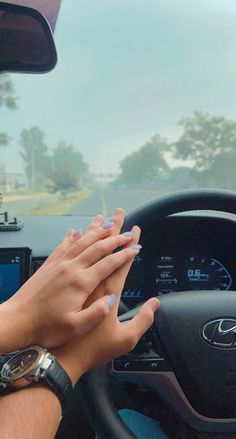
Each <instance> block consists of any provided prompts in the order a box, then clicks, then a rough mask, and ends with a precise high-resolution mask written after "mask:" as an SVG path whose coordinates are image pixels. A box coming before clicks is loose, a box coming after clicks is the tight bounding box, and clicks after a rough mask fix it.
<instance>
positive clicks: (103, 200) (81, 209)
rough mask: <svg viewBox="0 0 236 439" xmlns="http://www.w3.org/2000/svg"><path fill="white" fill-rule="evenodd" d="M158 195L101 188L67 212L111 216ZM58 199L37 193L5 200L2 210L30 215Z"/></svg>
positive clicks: (148, 191)
mask: <svg viewBox="0 0 236 439" xmlns="http://www.w3.org/2000/svg"><path fill="white" fill-rule="evenodd" d="M158 195H160V192H157V191H150V190H125V189H123V190H122V189H119V190H113V189H100V190H97V191H95V192H93V193H92V194H91V195H90V196H89V197H88V198H86V199H84V200H81V201H80V202H78V204H76V205H74V206H73V207H72V208H71V209H69V210H68V212H66V213H67V214H68V215H78V216H80V215H81V216H93V215H95V214H98V213H101V214H102V215H104V216H110V215H112V213H113V212H114V210H115V209H116V208H117V207H123V208H124V209H125V210H126V212H130V211H131V210H132V209H134V208H136V207H138V206H140V205H142V204H143V203H145V202H147V201H149V200H151V199H153V198H155V197H157V196H158ZM58 199H59V198H58V196H57V195H53V194H49V195H42V196H38V195H37V196H36V197H33V198H26V199H21V200H18V201H16V200H15V201H9V202H4V204H3V207H2V209H1V210H2V211H3V210H8V211H9V213H10V215H11V217H12V216H14V215H20V216H21V215H24V214H26V215H28V214H30V212H29V211H30V210H33V209H37V208H39V207H41V206H44V205H45V204H49V203H53V202H55V201H58Z"/></svg>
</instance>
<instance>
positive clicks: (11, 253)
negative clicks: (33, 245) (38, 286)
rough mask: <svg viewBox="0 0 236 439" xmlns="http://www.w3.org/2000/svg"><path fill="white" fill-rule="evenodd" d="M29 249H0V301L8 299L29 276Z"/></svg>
mask: <svg viewBox="0 0 236 439" xmlns="http://www.w3.org/2000/svg"><path fill="white" fill-rule="evenodd" d="M30 253H31V252H30V249H28V248H21V249H0V303H3V302H5V301H6V300H7V299H9V298H10V297H11V296H13V294H15V293H16V291H17V290H18V289H19V288H20V287H21V285H22V284H23V283H24V282H25V281H26V280H27V278H28V277H29V274H30V273H29V269H30V268H29V267H30Z"/></svg>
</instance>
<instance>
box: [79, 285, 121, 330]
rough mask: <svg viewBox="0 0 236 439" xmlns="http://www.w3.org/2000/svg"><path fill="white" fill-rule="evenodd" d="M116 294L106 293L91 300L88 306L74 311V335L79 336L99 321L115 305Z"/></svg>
mask: <svg viewBox="0 0 236 439" xmlns="http://www.w3.org/2000/svg"><path fill="white" fill-rule="evenodd" d="M115 302H116V296H115V295H114V294H111V295H106V296H103V297H101V298H100V299H98V300H96V301H95V302H93V303H92V304H91V305H90V306H89V307H88V308H85V309H83V310H82V311H79V312H77V313H75V316H74V319H75V320H74V327H75V328H76V329H75V332H76V335H78V336H80V335H82V334H85V333H86V332H88V331H89V330H91V329H93V328H94V327H95V326H97V325H98V324H99V323H101V322H102V321H103V320H104V319H105V317H106V316H107V315H108V314H109V313H110V311H111V309H112V308H113V306H114V305H115Z"/></svg>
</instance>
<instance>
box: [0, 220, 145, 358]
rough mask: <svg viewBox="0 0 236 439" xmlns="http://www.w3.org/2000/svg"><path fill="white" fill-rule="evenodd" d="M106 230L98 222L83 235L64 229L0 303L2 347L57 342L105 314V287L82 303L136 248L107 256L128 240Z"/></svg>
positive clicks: (84, 329)
mask: <svg viewBox="0 0 236 439" xmlns="http://www.w3.org/2000/svg"><path fill="white" fill-rule="evenodd" d="M111 230H112V228H103V227H97V228H96V230H93V231H91V232H90V233H89V234H87V235H85V236H84V237H81V235H80V234H79V235H77V236H75V234H74V232H73V231H72V232H70V233H68V235H67V237H66V238H65V240H64V241H63V242H62V244H60V246H59V247H58V248H57V249H56V250H55V251H54V252H53V254H52V255H51V256H50V257H49V259H48V260H47V262H46V263H45V264H44V265H43V266H42V267H41V268H40V269H39V270H38V271H37V272H36V273H35V274H34V275H33V276H32V277H31V278H30V279H29V280H28V281H27V282H26V283H25V284H24V285H23V286H22V288H21V289H20V290H19V291H18V292H17V293H16V294H15V295H14V296H13V297H12V298H11V299H9V300H8V301H7V302H5V303H4V304H2V305H1V306H0V314H1V317H2V318H1V324H2V330H1V339H0V349H1V351H2V352H4V351H5V352H9V351H11V350H14V349H18V348H21V347H25V346H29V345H32V344H39V345H41V346H43V347H47V348H49V349H50V348H52V347H55V346H59V345H61V344H64V343H66V342H68V341H69V340H70V339H71V338H73V337H75V336H81V335H82V334H83V333H84V332H87V331H88V330H89V329H91V328H92V327H94V326H95V325H96V324H98V322H100V321H101V320H102V319H103V318H104V316H105V315H107V314H108V313H109V309H110V306H111V305H112V300H113V299H111V297H110V298H109V296H108V295H109V291H108V292H107V294H106V296H105V297H104V295H103V297H100V298H99V299H98V300H95V301H93V304H92V305H91V306H89V307H88V308H86V309H84V310H82V308H83V305H84V303H85V302H86V300H87V299H88V297H89V296H90V295H91V294H92V293H93V291H94V290H95V289H96V287H97V286H98V285H99V284H100V283H101V282H102V281H103V280H104V279H105V278H107V277H109V276H110V274H111V273H112V272H113V271H115V270H117V269H118V268H119V267H120V266H121V265H123V264H124V263H125V262H127V261H129V260H131V259H133V256H134V255H135V254H137V253H138V251H137V250H135V249H129V251H127V250H121V251H119V252H117V253H115V254H113V255H111V254H110V253H111V252H112V251H113V250H114V249H115V248H117V247H120V246H122V245H126V244H127V243H128V242H129V241H130V239H131V238H130V237H129V236H125V235H117V236H111ZM6 317H7V318H6Z"/></svg>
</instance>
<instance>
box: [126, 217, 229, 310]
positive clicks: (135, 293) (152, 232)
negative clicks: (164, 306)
mask: <svg viewBox="0 0 236 439" xmlns="http://www.w3.org/2000/svg"><path fill="white" fill-rule="evenodd" d="M141 244H142V246H143V248H142V251H141V253H140V254H139V255H138V256H137V257H136V259H135V261H134V264H133V267H132V269H131V271H130V274H129V276H128V278H127V281H126V284H125V287H124V290H123V294H122V300H123V302H124V303H125V304H126V305H127V306H128V307H129V308H132V307H134V306H135V305H136V304H137V303H139V302H142V301H144V300H146V299H148V298H149V297H152V296H160V295H163V294H169V293H171V292H178V291H193V290H201V291H204V290H212V291H214V290H222V292H223V291H226V290H236V223H235V222H234V221H232V220H228V219H223V218H218V217H215V218H213V217H200V216H196V217H194V216H172V217H168V218H166V219H164V220H162V221H159V222H158V223H157V224H154V225H152V226H151V227H149V228H148V230H145V231H144V232H143V235H142V239H141ZM203 294H204V293H203Z"/></svg>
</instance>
